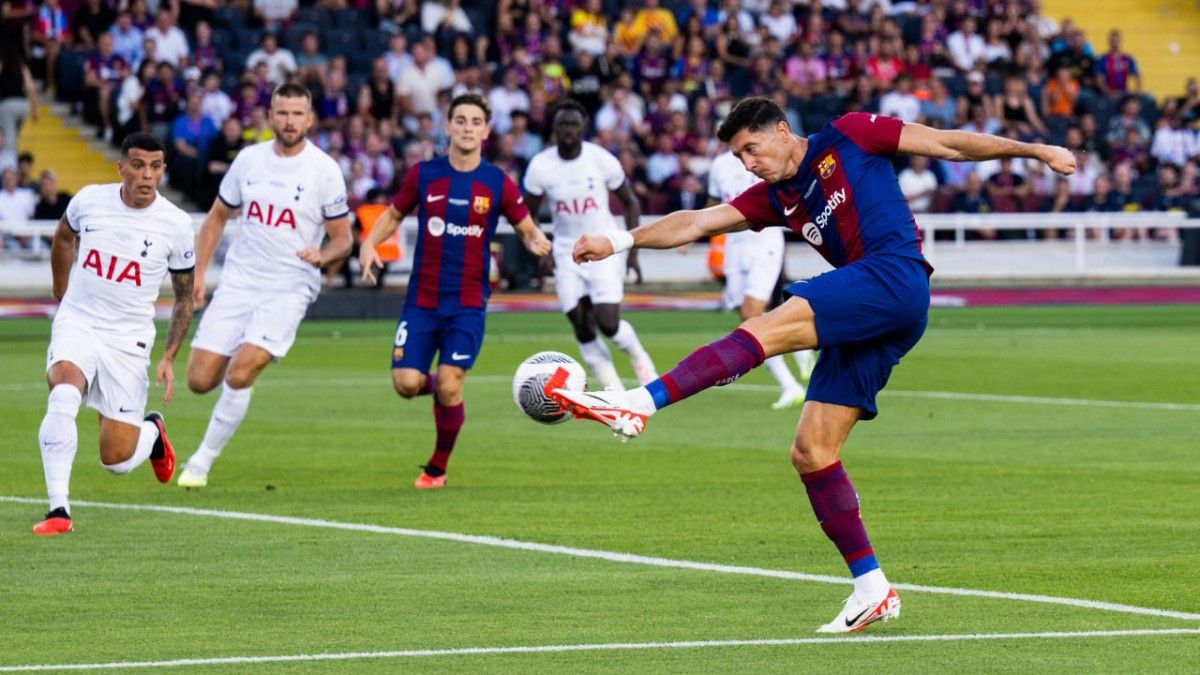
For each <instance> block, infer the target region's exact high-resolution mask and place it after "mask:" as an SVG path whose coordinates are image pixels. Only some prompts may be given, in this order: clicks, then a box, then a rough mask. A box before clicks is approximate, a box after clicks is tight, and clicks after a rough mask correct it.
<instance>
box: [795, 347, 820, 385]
mask: <svg viewBox="0 0 1200 675" xmlns="http://www.w3.org/2000/svg"><path fill="white" fill-rule="evenodd" d="M792 358H794V359H796V367H797V368H799V369H800V379H802V380H804V381H806V382H807V381H808V378H810V377H812V372H813V368H815V367H816V366H817V353H816V352H814V351H813V350H811V349H802V350H800V351H798V352H792Z"/></svg>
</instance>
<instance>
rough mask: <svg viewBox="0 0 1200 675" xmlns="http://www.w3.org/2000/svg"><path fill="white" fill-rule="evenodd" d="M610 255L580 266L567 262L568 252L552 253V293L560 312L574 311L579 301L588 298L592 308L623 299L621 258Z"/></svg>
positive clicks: (624, 255) (625, 256)
mask: <svg viewBox="0 0 1200 675" xmlns="http://www.w3.org/2000/svg"><path fill="white" fill-rule="evenodd" d="M627 257H628V254H626V253H622V254H620V255H614V256H611V257H608V258H605V259H604V260H594V261H592V262H586V263H583V264H582V265H580V264H579V263H576V262H575V261H574V260H572V259H571V250H570V249H567V250H565V251H562V250H559V249H555V251H554V290H555V291H557V292H558V304H559V306H560V307H562V311H563V313H566V312H569V311H571V310H572V309H575V306H576V305H578V304H579V299H580V298H582V297H584V296H588V297H590V298H591V299H592V304H593V305H619V304H621V299H622V298H624V297H625V259H626V258H627Z"/></svg>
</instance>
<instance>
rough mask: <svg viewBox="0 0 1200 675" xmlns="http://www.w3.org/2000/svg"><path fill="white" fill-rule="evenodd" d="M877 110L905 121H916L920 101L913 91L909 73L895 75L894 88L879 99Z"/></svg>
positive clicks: (918, 115)
mask: <svg viewBox="0 0 1200 675" xmlns="http://www.w3.org/2000/svg"><path fill="white" fill-rule="evenodd" d="M879 112H880V113H881V114H884V115H890V116H891V117H898V118H900V119H902V120H904V121H905V122H916V121H917V119H918V118H919V117H920V116H921V101H920V99H918V98H917V96H916V94H914V93H913V79H912V76H911V75H909V74H908V73H901V74H900V75H898V76H897V77H896V81H895V88H894V89H892V90H891V91H889V92H888V93H886V94H884V95H883V96H882V97H880V99H879Z"/></svg>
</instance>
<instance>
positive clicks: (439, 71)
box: [396, 37, 454, 124]
mask: <svg viewBox="0 0 1200 675" xmlns="http://www.w3.org/2000/svg"><path fill="white" fill-rule="evenodd" d="M412 57H413V63H412V66H411V67H410V68H408V69H406V70H405V71H404V72H403V73H401V74H400V78H399V80H398V81H397V82H396V92H397V93H398V94H399V95H400V111H401V113H402V114H403V115H405V116H406V117H409V118H410V121H406V124H408V123H411V118H414V117H415V116H416V115H417V114H419V113H423V112H424V113H429V114H433V113H434V112H435V111H437V109H438V107H437V95H438V92H441V91H445V90H448V89H450V88H451V87H453V86H454V72H453V71H452V70H451V69H450V65H449V64H448V63H446V60H445V59H443V58H441V57H439V56H437V55H436V52H435V51H434V48H433V39H432V38H429V37H425V38H422V39H421V40H420V41H419V42H417V43H416V44H414V45H413V48H412Z"/></svg>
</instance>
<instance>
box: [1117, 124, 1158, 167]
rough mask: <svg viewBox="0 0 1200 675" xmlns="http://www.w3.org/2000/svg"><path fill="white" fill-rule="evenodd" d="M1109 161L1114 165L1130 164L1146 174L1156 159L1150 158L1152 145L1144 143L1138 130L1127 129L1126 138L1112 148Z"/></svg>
mask: <svg viewBox="0 0 1200 675" xmlns="http://www.w3.org/2000/svg"><path fill="white" fill-rule="evenodd" d="M1109 155H1110V157H1109V160H1110V161H1111V162H1112V164H1113V165H1117V164H1124V163H1129V164H1132V165H1133V168H1134V169H1136V170H1137V171H1138V173H1146V172H1148V171H1150V170H1151V169H1152V168H1153V165H1154V158H1153V157H1151V156H1150V144H1149V143H1146V142H1143V141H1142V139H1141V136H1140V134H1139V132H1138V130H1137V129H1136V128H1133V127H1129V128H1126V129H1125V138H1123V139H1122V140H1121V141H1120V142H1119V143H1117V144H1115V145H1113V146H1110V148H1109Z"/></svg>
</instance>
